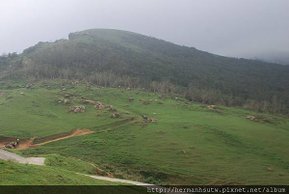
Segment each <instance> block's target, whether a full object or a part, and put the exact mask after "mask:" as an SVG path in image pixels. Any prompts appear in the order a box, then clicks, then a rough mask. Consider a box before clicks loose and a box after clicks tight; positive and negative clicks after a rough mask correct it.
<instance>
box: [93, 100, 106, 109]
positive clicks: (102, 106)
mask: <svg viewBox="0 0 289 194" xmlns="http://www.w3.org/2000/svg"><path fill="white" fill-rule="evenodd" d="M94 107H95V108H96V109H98V110H103V109H104V108H105V106H104V104H103V103H101V102H99V101H97V102H96V104H95V106H94Z"/></svg>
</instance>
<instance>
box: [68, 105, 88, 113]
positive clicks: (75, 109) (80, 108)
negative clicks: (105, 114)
mask: <svg viewBox="0 0 289 194" xmlns="http://www.w3.org/2000/svg"><path fill="white" fill-rule="evenodd" d="M70 111H71V112H74V113H83V112H85V106H83V105H79V106H74V107H71V108H70Z"/></svg>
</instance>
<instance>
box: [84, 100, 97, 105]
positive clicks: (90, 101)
mask: <svg viewBox="0 0 289 194" xmlns="http://www.w3.org/2000/svg"><path fill="white" fill-rule="evenodd" d="M83 103H85V104H92V105H96V101H94V100H88V99H86V100H84V101H83Z"/></svg>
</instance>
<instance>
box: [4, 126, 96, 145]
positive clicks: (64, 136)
mask: <svg viewBox="0 0 289 194" xmlns="http://www.w3.org/2000/svg"><path fill="white" fill-rule="evenodd" d="M92 133H95V131H92V130H90V129H76V130H73V131H71V132H70V133H67V134H56V135H55V136H51V137H49V136H48V137H46V139H44V140H43V142H41V143H35V142H34V140H36V138H35V137H33V138H30V139H21V140H20V143H19V145H18V146H17V148H16V149H17V150H25V149H28V148H31V147H36V146H41V145H45V144H48V143H52V142H56V141H61V140H64V139H68V138H72V137H75V136H82V135H89V134H92ZM11 141H16V138H12V137H7V138H4V139H2V140H0V149H1V148H4V147H5V145H6V144H7V143H9V142H11Z"/></svg>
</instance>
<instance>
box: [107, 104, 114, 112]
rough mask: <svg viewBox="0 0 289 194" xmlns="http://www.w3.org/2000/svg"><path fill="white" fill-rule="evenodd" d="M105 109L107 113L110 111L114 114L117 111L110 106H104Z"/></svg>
mask: <svg viewBox="0 0 289 194" xmlns="http://www.w3.org/2000/svg"><path fill="white" fill-rule="evenodd" d="M106 108H107V109H108V111H110V112H116V111H117V110H116V108H114V107H113V106H112V105H108V106H106Z"/></svg>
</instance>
